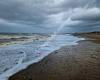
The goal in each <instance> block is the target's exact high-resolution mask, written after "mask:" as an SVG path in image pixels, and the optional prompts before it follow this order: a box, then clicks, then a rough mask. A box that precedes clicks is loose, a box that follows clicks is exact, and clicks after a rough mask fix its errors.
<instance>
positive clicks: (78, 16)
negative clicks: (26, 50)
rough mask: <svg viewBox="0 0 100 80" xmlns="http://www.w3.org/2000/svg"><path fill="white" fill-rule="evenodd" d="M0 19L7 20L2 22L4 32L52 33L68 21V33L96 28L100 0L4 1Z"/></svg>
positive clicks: (0, 10)
mask: <svg viewBox="0 0 100 80" xmlns="http://www.w3.org/2000/svg"><path fill="white" fill-rule="evenodd" d="M76 9H78V10H76ZM74 10H76V11H74ZM59 14H61V15H59ZM52 15H54V16H52ZM69 17H70V18H71V21H67V18H69ZM0 19H3V20H5V21H7V22H1V23H2V24H1V23H0V32H1V31H7V30H8V31H9V32H10V31H11V30H12V31H18V29H20V31H19V32H29V31H30V32H32V30H33V32H43V30H44V29H45V31H46V30H47V31H50V30H51V32H52V30H54V28H58V27H59V26H60V25H63V24H64V22H66V24H65V25H64V26H65V28H66V32H67V31H68V30H69V29H70V30H69V31H74V30H75V29H76V28H77V30H75V31H80V30H83V31H85V30H86V29H87V30H90V29H91V30H93V29H94V28H97V27H95V26H100V24H99V21H100V0H76V1H75V0H59V1H58V0H9V1H8V0H1V1H0ZM3 26H4V27H3ZM10 26H11V27H10ZM9 27H10V29H11V30H9V29H8V28H9ZM24 28H25V31H24V30H23V29H24ZM97 29H98V28H97Z"/></svg>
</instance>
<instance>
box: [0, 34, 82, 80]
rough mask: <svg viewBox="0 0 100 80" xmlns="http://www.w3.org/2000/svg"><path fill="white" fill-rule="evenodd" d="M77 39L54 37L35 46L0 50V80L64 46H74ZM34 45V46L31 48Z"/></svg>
mask: <svg viewBox="0 0 100 80" xmlns="http://www.w3.org/2000/svg"><path fill="white" fill-rule="evenodd" d="M79 40H83V38H77V37H74V36H71V35H68V34H67V35H56V36H55V38H53V39H52V40H49V41H47V42H45V45H44V44H43V43H44V42H43V43H42V46H41V43H40V44H38V45H37V43H36V44H35V42H33V43H31V44H27V45H14V46H8V47H3V48H0V73H1V75H0V80H8V78H9V77H10V76H12V75H13V74H15V73H16V72H18V71H20V70H22V69H25V68H26V67H27V66H29V65H30V64H33V63H36V62H39V61H41V60H42V59H43V58H44V57H46V56H47V55H48V54H50V53H51V52H53V51H54V50H57V49H59V48H60V47H62V46H65V45H76V44H77V41H79ZM33 44H34V46H33Z"/></svg>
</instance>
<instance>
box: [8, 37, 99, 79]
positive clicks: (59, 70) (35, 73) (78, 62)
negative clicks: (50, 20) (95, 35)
mask: <svg viewBox="0 0 100 80" xmlns="http://www.w3.org/2000/svg"><path fill="white" fill-rule="evenodd" d="M91 40H92V39H91ZM9 80H100V44H99V43H95V42H94V41H90V39H89V40H84V41H80V42H79V44H78V45H74V46H64V47H62V48H61V49H59V50H57V51H54V52H53V53H51V54H50V55H48V56H47V57H45V58H44V59H43V60H42V61H40V62H38V63H35V64H32V65H31V66H29V67H28V68H27V69H25V70H22V71H20V72H18V73H17V74H15V75H13V76H12V77H10V78H9Z"/></svg>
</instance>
